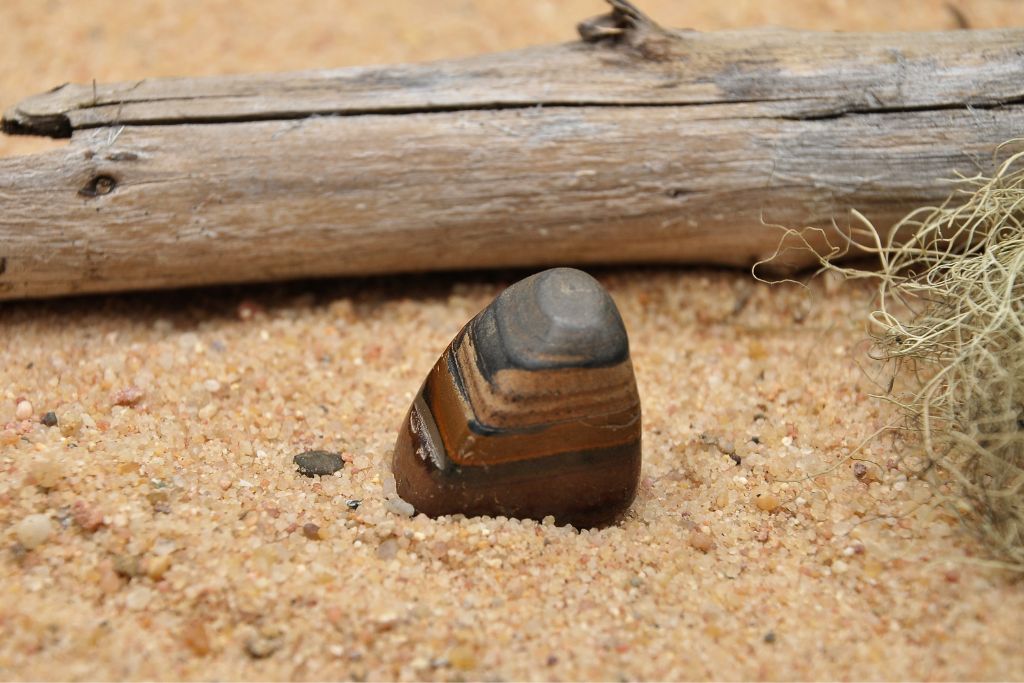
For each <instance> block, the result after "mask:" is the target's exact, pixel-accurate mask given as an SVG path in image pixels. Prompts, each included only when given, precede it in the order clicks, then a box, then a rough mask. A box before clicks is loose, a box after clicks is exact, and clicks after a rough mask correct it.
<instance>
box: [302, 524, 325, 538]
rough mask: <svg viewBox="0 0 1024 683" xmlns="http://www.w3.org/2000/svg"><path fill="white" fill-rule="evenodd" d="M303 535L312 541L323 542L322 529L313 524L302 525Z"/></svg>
mask: <svg viewBox="0 0 1024 683" xmlns="http://www.w3.org/2000/svg"><path fill="white" fill-rule="evenodd" d="M302 535H303V536H305V537H306V538H308V539H309V540H311V541H319V540H321V536H320V527H319V526H317V525H316V524H313V523H312V522H308V523H306V524H303V525H302Z"/></svg>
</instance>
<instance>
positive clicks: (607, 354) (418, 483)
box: [392, 268, 641, 527]
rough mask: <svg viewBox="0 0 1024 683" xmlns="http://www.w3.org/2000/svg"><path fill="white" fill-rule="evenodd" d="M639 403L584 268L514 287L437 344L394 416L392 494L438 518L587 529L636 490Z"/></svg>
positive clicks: (613, 324) (621, 331)
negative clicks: (438, 351)
mask: <svg viewBox="0 0 1024 683" xmlns="http://www.w3.org/2000/svg"><path fill="white" fill-rule="evenodd" d="M640 428H641V423H640V399H639V396H638V394H637V387H636V380H635V378H634V375H633V366H632V362H631V360H630V356H629V341H628V339H627V336H626V329H625V327H624V325H623V323H622V318H621V317H620V315H619V312H618V309H617V308H616V307H615V303H614V301H612V298H611V296H610V295H609V294H608V293H607V292H606V291H605V290H604V288H603V287H601V285H600V284H599V283H598V282H597V281H596V280H595V279H594V278H592V277H591V276H589V275H587V274H586V273H584V272H582V271H579V270H575V269H571V268H555V269H551V270H546V271H544V272H542V273H538V274H536V275H533V276H531V277H528V278H526V279H525V280H522V281H520V282H517V283H516V284H514V285H512V286H511V287H509V288H508V289H506V290H505V291H504V292H502V293H501V294H500V295H499V296H498V297H497V298H496V299H495V300H494V301H493V302H492V303H491V304H490V305H489V306H488V307H487V308H485V309H484V310H483V311H481V312H480V313H479V314H478V315H477V316H476V317H475V318H473V319H472V320H471V321H470V322H469V323H468V324H467V325H466V326H465V327H464V328H463V329H462V330H461V331H460V332H459V334H458V335H456V337H455V339H454V340H453V341H452V342H451V344H449V346H448V348H447V349H445V351H444V353H443V354H442V355H441V358H440V359H439V360H438V361H437V363H436V364H435V365H434V367H433V369H432V370H431V371H430V374H429V375H428V376H427V378H426V380H425V381H424V383H423V385H422V387H421V388H420V391H419V393H418V394H417V395H416V398H415V399H414V401H413V404H412V406H411V408H410V409H409V412H408V414H407V416H406V418H405V421H404V422H403V423H402V427H401V429H400V431H399V435H398V441H397V443H396V445H395V452H394V459H393V463H392V464H393V470H394V474H395V484H396V488H397V492H398V494H399V495H400V496H401V497H402V498H403V499H404V500H406V501H407V502H409V503H411V504H412V505H413V507H415V508H416V510H417V511H418V512H422V513H425V514H427V515H429V516H432V517H435V516H439V515H446V514H457V513H461V514H464V515H467V516H478V515H490V516H498V515H504V516H508V517H518V518H532V519H542V518H544V517H546V516H549V515H551V516H553V517H554V518H555V520H556V521H557V522H558V523H560V524H573V525H574V526H578V527H590V526H599V525H603V524H607V523H609V522H612V521H614V519H615V518H616V517H617V516H619V515H620V514H621V513H622V512H623V511H624V510H625V509H626V508H628V507H629V504H630V503H631V502H632V501H633V498H634V497H635V495H636V489H637V484H638V481H639V476H640V462H641V449H640V431H641V429H640Z"/></svg>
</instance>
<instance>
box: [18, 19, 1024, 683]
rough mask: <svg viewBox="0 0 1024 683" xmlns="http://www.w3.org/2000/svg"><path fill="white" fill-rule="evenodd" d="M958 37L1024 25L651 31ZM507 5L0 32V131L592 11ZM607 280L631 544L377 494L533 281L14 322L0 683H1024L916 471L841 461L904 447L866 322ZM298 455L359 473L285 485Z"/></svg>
mask: <svg viewBox="0 0 1024 683" xmlns="http://www.w3.org/2000/svg"><path fill="white" fill-rule="evenodd" d="M950 5H954V6H956V7H957V8H959V15H961V16H962V17H963V18H966V19H967V21H968V22H970V23H971V25H974V26H986V25H1009V24H1011V23H1012V22H1013V21H1014V19H1015V15H1016V13H1017V12H1019V6H1018V5H1016V3H1013V2H1008V1H1006V0H993V1H991V2H976V3H970V2H959V3H944V2H926V1H923V0H921V1H913V2H909V1H908V2H904V3H898V4H896V3H892V2H872V1H867V2H838V1H835V2H820V3H812V2H781V1H774V2H760V3H755V2H733V3H705V4H700V3H676V2H671V1H670V0H649V1H648V2H646V3H645V4H644V6H645V8H646V9H647V10H648V11H649V12H650V13H651V14H652V15H654V16H655V17H657V18H659V19H661V20H663V21H664V22H665V23H666V24H673V25H680V26H693V27H695V28H700V29H712V28H718V27H727V26H743V25H754V24H761V23H774V24H782V25H790V26H798V27H809V28H829V29H832V28H848V29H849V28H880V29H881V28H884V29H920V28H951V27H953V26H954V25H955V24H956V22H957V21H958V18H957V16H956V15H957V13H954V12H953V11H951V10H950V9H949V6H950ZM510 7H513V5H510V3H507V2H497V1H496V0H493V1H492V0H475V1H457V0H450V1H446V2H440V1H437V2H431V3H429V4H428V3H420V2H413V1H412V0H409V1H407V2H397V1H396V2H377V3H359V4H358V5H357V4H356V3H327V2H306V3H269V2H267V3H259V2H230V3H229V2H219V1H217V2H202V3H200V2H177V3H171V2H155V1H146V2H141V1H140V2H135V3H124V2H121V3H114V2H102V1H97V2H91V3H84V2H56V1H51V2H46V3H40V2H28V1H27V0H26V1H22V0H8V1H7V2H4V3H2V4H0V37H2V40H0V62H2V63H3V64H4V65H5V68H4V70H3V72H2V73H0V106H7V105H10V104H12V103H13V102H14V101H16V100H17V99H18V98H20V97H23V96H26V95H29V94H31V93H32V92H36V91H39V90H43V89H46V88H49V87H52V86H53V85H55V84H57V83H60V82H62V81H66V80H74V81H85V82H88V81H89V80H90V79H91V78H93V77H95V78H97V79H99V80H112V79H131V78H138V77H142V76H146V75H171V74H203V73H224V72H239V71H245V70H279V69H289V68H300V67H302V68H305V67H316V66H336V65H341V64H353V63H373V62H385V61H395V60H415V59H426V58H434V57H443V56H456V55H463V54H472V53H475V52H480V51H484V50H492V49H503V48H510V47H517V46H521V45H526V44H531V43H538V42H545V41H551V40H569V39H572V37H573V36H572V26H573V24H574V22H575V21H576V20H578V19H580V18H582V17H585V16H589V15H592V14H596V13H599V12H601V11H602V7H601V5H600V4H599V3H597V2H589V1H587V2H584V1H583V0H579V1H576V0H574V1H572V2H559V3H555V2H539V1H538V2H532V1H530V2H520V3H515V5H514V11H513V9H510ZM428 8H429V9H428ZM894 8H899V10H900V11H895V9H894ZM1018 23H1019V22H1018ZM53 144H58V143H51V142H39V141H34V140H14V141H11V140H4V141H0V153H3V154H12V153H19V152H28V151H32V150H37V149H43V148H45V147H46V146H48V145H49V146H52V145H53ZM594 272H595V275H597V276H598V277H599V279H601V280H602V282H604V283H605V284H606V285H607V286H608V287H609V289H610V291H611V293H612V295H613V296H614V297H615V299H616V301H617V302H618V304H619V306H620V309H621V311H622V315H623V318H624V319H625V322H626V325H627V328H628V330H629V333H630V339H631V344H632V349H633V362H634V366H635V367H636V371H637V378H638V383H639V387H640V392H641V397H642V400H643V406H644V419H645V422H644V459H645V462H644V470H643V483H642V487H641V493H640V496H639V498H638V500H637V502H636V504H635V505H634V506H633V508H632V509H631V511H630V512H629V513H628V515H627V516H626V518H625V519H624V520H623V521H622V522H621V523H620V524H618V525H616V526H614V527H611V528H607V529H603V530H598V531H584V532H577V531H575V530H573V529H571V528H558V527H554V526H546V525H542V524H537V523H534V522H519V521H515V520H505V519H472V520H465V519H442V520H431V519H426V518H423V517H416V518H412V519H408V518H404V517H401V516H397V515H395V514H393V513H391V512H389V511H388V510H387V509H386V507H385V504H384V501H383V497H382V491H381V477H380V470H379V467H378V465H379V464H380V463H381V462H382V461H385V460H387V459H388V458H389V456H390V450H391V447H392V445H393V442H394V437H395V434H396V431H397V428H398V425H399V422H400V420H401V419H402V416H403V414H404V412H405V410H406V408H407V406H408V403H409V401H410V400H411V398H412V396H413V393H414V392H415V391H416V389H417V387H418V385H419V383H420V381H421V380H422V378H423V377H424V375H425V374H426V372H427V371H428V370H429V368H430V367H431V365H432V364H433V363H434V361H435V359H436V357H437V355H438V354H439V353H440V351H441V350H442V349H443V348H444V346H445V345H446V344H447V343H448V341H449V340H450V339H451V337H452V336H453V335H454V334H455V333H456V332H457V331H458V329H459V328H460V327H461V326H462V325H463V324H464V323H465V322H466V321H467V320H468V319H469V318H470V317H471V316H472V315H473V314H475V313H476V312H477V311H478V310H479V309H480V308H482V307H483V306H485V305H486V304H487V303H488V302H489V301H490V300H491V298H492V297H493V296H495V295H496V294H497V293H498V292H499V291H500V290H501V288H502V287H503V286H505V285H507V284H509V283H511V282H512V281H514V280H515V279H516V278H518V277H520V276H522V275H524V274H525V273H497V274H473V275H460V276H435V277H418V278H378V279H373V280H355V281H323V282H315V283H311V282H303V283H293V284H288V285H277V286H255V287H231V288H216V289H204V290H194V291H186V292H177V293H160V294H131V295H124V296H109V297H90V298H82V299H77V300H68V301H58V302H25V303H16V304H10V303H8V304H0V340H2V342H3V343H2V344H0V380H2V381H0V468H2V469H3V472H4V475H5V476H4V477H2V478H0V534H2V541H3V547H2V551H0V677H2V678H4V679H40V678H51V679H52V678H56V679H114V678H133V679H140V678H159V679H169V678H193V679H196V678H204V679H209V678H246V679H284V678H299V679H325V678H370V679H390V678H404V679H413V678H430V679H485V680H499V679H531V680H536V679H601V680H605V679H679V678H721V679H753V678H758V679H779V678H783V679H787V678H801V679H906V678H929V679H1021V678H1024V649H1022V648H1021V647H1020V635H1021V632H1022V626H1024V618H1022V616H1021V615H1022V614H1024V591H1022V590H1021V586H1020V584H1019V583H1018V584H1014V583H1012V582H1010V581H1008V580H1007V578H1006V577H1005V576H1003V575H1000V574H998V573H996V572H994V571H992V570H988V569H985V568H984V567H983V566H981V565H980V564H979V563H977V562H976V561H975V560H977V559H978V558H979V557H981V556H982V551H981V549H980V548H979V547H978V546H976V545H975V544H974V543H973V542H972V541H971V540H970V539H968V538H966V537H965V536H964V535H963V534H962V533H961V532H960V531H959V529H958V526H957V522H956V520H955V519H954V518H953V517H952V516H951V515H950V514H949V513H948V512H946V511H945V510H944V509H943V508H941V507H936V506H935V505H934V501H935V498H934V496H933V493H932V492H931V491H930V490H928V489H927V488H926V487H924V486H923V485H921V484H919V483H918V482H916V481H914V480H908V479H907V477H906V475H905V473H904V471H903V465H902V464H901V458H902V457H904V456H905V455H906V454H908V453H909V452H911V449H912V445H908V444H904V443H902V442H901V441H899V440H898V439H893V438H890V437H887V438H885V439H881V440H875V441H873V442H871V443H870V444H869V445H868V446H867V447H866V448H865V449H864V450H862V451H859V452H858V453H857V454H856V457H858V458H862V459H863V460H857V461H854V460H850V459H849V458H850V455H851V453H853V452H854V450H855V449H856V448H857V446H858V445H859V444H861V442H862V441H863V440H864V439H865V437H867V436H868V435H870V434H871V433H873V432H874V431H875V430H877V429H878V428H879V427H881V426H882V425H884V424H886V423H887V422H889V421H890V420H891V419H892V418H893V412H892V410H891V409H890V408H889V407H887V406H886V404H884V403H881V402H879V401H877V400H874V399H871V398H870V397H869V393H870V392H872V391H877V390H878V387H877V385H876V384H875V383H874V380H875V379H876V376H875V374H874V370H873V369H871V368H870V367H866V366H865V364H864V344H863V343H862V339H863V337H864V331H863V323H862V320H863V313H864V310H865V306H866V302H867V298H868V291H867V290H865V289H863V288H859V287H845V286H839V285H838V283H835V282H820V283H816V284H814V285H813V286H812V287H811V288H810V289H809V290H804V289H800V288H797V287H774V288H772V287H768V286H766V285H761V284H757V283H755V282H753V281H752V280H751V279H750V277H749V276H748V275H746V274H743V273H722V272H702V271H693V270H672V269H630V270H613V269H607V270H598V271H594ZM882 380H883V381H884V376H883V377H882ZM48 411H53V412H54V413H55V417H56V418H57V424H56V425H55V426H52V427H48V426H45V425H43V424H41V422H40V420H41V418H42V417H43V416H44V415H45V413H47V412H48ZM310 448H324V449H328V450H335V451H338V452H340V453H341V454H342V456H343V458H344V460H345V463H346V464H345V467H344V468H343V469H342V471H341V472H340V473H338V474H337V475H335V476H332V477H325V478H322V479H320V480H316V479H310V478H306V477H303V476H301V475H298V474H297V473H296V472H295V469H294V466H293V465H292V456H293V455H295V454H296V453H299V452H301V451H304V450H306V449H310ZM737 461H739V462H738V463H737ZM858 464H859V465H861V466H862V469H861V468H858V469H856V470H855V466H857V465H858ZM856 474H860V475H861V476H860V477H858V476H856ZM355 501H359V502H358V506H357V505H356V503H355ZM352 508H355V509H352ZM39 515H41V516H42V517H38V516H39ZM309 525H315V527H316V528H314V527H313V526H309ZM26 546H32V547H31V548H29V547H26Z"/></svg>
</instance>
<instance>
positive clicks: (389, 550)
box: [377, 538, 398, 560]
mask: <svg viewBox="0 0 1024 683" xmlns="http://www.w3.org/2000/svg"><path fill="white" fill-rule="evenodd" d="M396 555H398V541H396V540H395V539H393V538H389V539H387V540H384V541H381V544H380V545H379V546H377V557H379V558H380V559H382V560H393V559H394V558H395V556H396Z"/></svg>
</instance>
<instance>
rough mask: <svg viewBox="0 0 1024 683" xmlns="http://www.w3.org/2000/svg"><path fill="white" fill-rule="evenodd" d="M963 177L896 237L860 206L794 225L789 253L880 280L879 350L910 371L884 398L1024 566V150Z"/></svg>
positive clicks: (932, 465)
mask: <svg viewBox="0 0 1024 683" xmlns="http://www.w3.org/2000/svg"><path fill="white" fill-rule="evenodd" d="M1022 143H1024V140H1014V141H1011V142H1009V143H1006V144H1005V145H1003V146H1002V147H1001V148H1000V152H999V153H1002V151H1003V150H1005V149H1009V148H1010V147H1014V146H1016V147H1019V146H1020V145H1021V144H1022ZM953 183H954V190H953V192H952V194H951V195H950V197H949V199H947V201H946V202H944V203H943V204H942V205H940V206H936V207H923V208H920V209H917V210H916V211H913V212H911V213H910V214H909V215H907V216H906V217H905V218H903V219H902V220H901V221H900V222H899V223H898V224H897V225H896V226H895V227H894V229H892V230H890V231H889V232H888V234H887V235H886V236H885V237H883V236H882V235H881V234H880V233H879V231H878V230H876V229H875V227H874V226H873V225H872V223H871V221H869V220H868V219H867V218H866V217H865V216H864V215H862V214H861V213H859V212H857V211H853V212H852V218H853V224H852V225H851V227H850V228H849V230H847V231H843V230H840V229H838V226H834V227H835V228H836V229H835V230H834V232H829V233H826V231H823V230H816V229H805V230H786V231H785V237H784V240H783V241H784V243H786V244H788V245H789V246H782V244H780V248H779V250H778V251H777V252H776V256H778V255H779V254H781V253H782V252H783V251H785V250H788V249H792V248H806V249H811V250H812V251H815V253H817V254H818V259H819V262H820V265H821V271H831V272H836V273H839V274H841V275H843V276H844V277H846V278H848V279H870V280H874V281H875V282H877V284H878V292H877V308H876V310H874V311H872V312H871V314H870V315H869V316H868V319H869V323H870V333H871V336H872V339H873V347H872V352H871V355H872V357H874V358H876V359H879V360H882V361H886V362H888V363H891V364H892V371H893V373H894V377H898V378H899V379H900V380H901V383H900V384H898V385H897V388H896V389H895V390H891V391H889V392H887V393H886V394H882V395H880V396H879V398H884V399H885V400H888V401H891V402H892V403H893V404H895V405H896V406H897V408H898V410H899V412H900V414H901V415H902V416H903V421H902V422H901V423H900V428H901V429H904V430H907V431H910V432H913V433H916V434H918V435H919V436H920V439H921V449H922V454H923V458H922V459H921V461H920V462H921V464H920V466H919V467H918V468H917V472H918V474H920V475H921V476H922V477H924V478H926V479H927V480H928V481H929V482H931V483H933V484H935V485H936V490H937V491H940V492H941V491H947V490H950V489H952V490H954V491H955V495H952V496H947V497H946V502H947V503H949V504H950V505H951V506H952V507H953V509H954V510H955V511H956V514H957V515H958V516H959V517H960V518H961V519H962V520H963V521H964V522H965V525H966V526H967V528H968V529H970V530H971V531H972V532H973V533H974V534H976V535H977V536H978V537H979V538H980V539H982V541H984V542H985V543H986V544H987V546H988V547H989V548H990V549H991V550H992V551H993V554H994V556H995V557H996V558H997V559H998V563H999V564H1000V565H1001V566H1004V567H1006V568H1009V569H1012V570H1015V571H1018V572H1022V573H1024V151H1018V152H1016V153H1014V154H1011V155H1010V156H1008V158H1006V159H1005V160H1004V161H1003V162H1002V163H1000V164H999V165H998V167H997V170H996V172H995V173H993V174H992V175H991V176H985V175H982V174H978V175H975V176H972V177H965V176H960V177H958V178H956V179H955V180H954V181H953ZM811 233H813V235H812V234H811ZM836 235H838V236H839V243H838V244H833V242H832V241H830V238H832V239H835V236H836ZM812 236H813V237H815V238H817V239H816V240H814V241H815V242H818V243H824V244H825V245H826V247H825V249H821V248H815V247H814V245H813V242H812V239H811V237H812ZM794 244H795V245H796V246H795V247H794V246H793V245H794ZM852 253H859V254H861V255H869V256H873V257H875V258H877V261H878V265H877V269H872V270H868V269H863V268H859V267H856V266H848V265H843V264H841V263H839V262H838V260H839V259H841V258H842V257H844V256H848V255H850V254H852Z"/></svg>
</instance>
